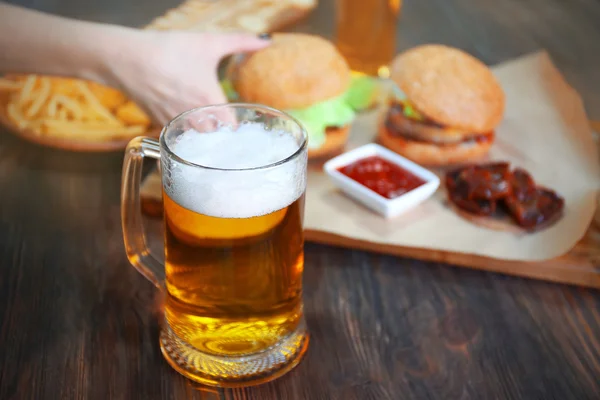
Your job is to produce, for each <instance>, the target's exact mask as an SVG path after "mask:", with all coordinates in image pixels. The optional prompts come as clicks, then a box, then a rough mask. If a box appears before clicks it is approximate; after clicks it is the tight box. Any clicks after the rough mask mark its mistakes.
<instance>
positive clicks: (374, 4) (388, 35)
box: [335, 0, 402, 77]
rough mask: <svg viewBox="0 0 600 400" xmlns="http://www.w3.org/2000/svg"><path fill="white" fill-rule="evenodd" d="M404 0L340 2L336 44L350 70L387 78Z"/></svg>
mask: <svg viewBox="0 0 600 400" xmlns="http://www.w3.org/2000/svg"><path fill="white" fill-rule="evenodd" d="M401 7H402V0H336V10H335V11H336V30H335V43H336V46H337V47H338V49H339V51H340V52H341V53H342V54H343V55H344V57H346V60H347V61H348V64H350V68H352V70H354V71H356V72H360V73H364V74H367V75H372V76H382V77H386V76H387V74H388V64H389V63H390V62H391V61H392V59H393V57H394V54H395V51H396V25H397V20H398V16H399V14H400V9H401Z"/></svg>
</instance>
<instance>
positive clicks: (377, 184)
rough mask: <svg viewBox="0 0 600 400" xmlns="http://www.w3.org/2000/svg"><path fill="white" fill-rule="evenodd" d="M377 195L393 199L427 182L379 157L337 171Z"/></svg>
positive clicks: (356, 162) (361, 160)
mask: <svg viewBox="0 0 600 400" xmlns="http://www.w3.org/2000/svg"><path fill="white" fill-rule="evenodd" d="M337 170H338V171H339V172H341V173H342V174H344V175H346V176H347V177H349V178H350V179H353V180H354V181H356V182H358V183H360V184H361V185H363V186H365V187H367V188H369V189H371V190H372V191H374V192H375V193H377V194H379V195H381V196H383V197H385V198H387V199H393V198H396V197H398V196H401V195H403V194H404V193H407V192H410V191H411V190H414V189H416V188H418V187H419V186H421V185H423V184H425V183H426V182H425V180H423V179H422V178H420V177H418V176H416V175H415V174H413V173H412V172H410V171H408V170H406V169H404V168H402V167H399V166H398V165H396V164H393V163H391V162H389V161H387V160H386V159H384V158H381V157H379V156H370V157H366V158H363V159H360V160H358V161H355V162H353V163H351V164H348V165H345V166H343V167H339V168H338V169H337Z"/></svg>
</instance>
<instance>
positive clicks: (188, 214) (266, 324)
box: [121, 104, 308, 387]
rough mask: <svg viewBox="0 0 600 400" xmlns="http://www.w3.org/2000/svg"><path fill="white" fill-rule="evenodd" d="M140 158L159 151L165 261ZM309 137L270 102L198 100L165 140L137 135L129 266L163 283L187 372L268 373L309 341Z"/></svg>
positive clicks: (167, 329)
mask: <svg viewBox="0 0 600 400" xmlns="http://www.w3.org/2000/svg"><path fill="white" fill-rule="evenodd" d="M145 157H151V158H157V159H160V165H161V174H162V190H163V203H164V245H165V262H164V265H163V264H162V263H161V262H159V261H158V260H157V259H155V258H154V257H153V256H152V255H151V254H150V252H149V250H148V247H147V245H146V243H145V238H144V233H143V228H142V215H141V211H140V204H139V200H140V199H139V187H140V180H141V167H142V163H143V159H144V158H145ZM306 168H307V135H306V132H305V130H304V129H303V127H302V126H301V125H300V124H299V123H298V122H297V121H296V120H295V119H293V118H292V117H290V116H288V115H286V114H284V113H282V112H280V111H277V110H274V109H272V108H268V107H262V106H258V105H249V104H226V105H215V106H208V107H202V108H197V109H194V110H190V111H188V112H185V113H183V114H181V115H180V116H178V117H176V118H175V119H173V120H172V121H171V122H170V123H169V124H167V125H166V126H165V128H164V129H163V131H162V132H161V135H160V139H159V141H156V140H154V139H151V138H147V137H139V138H136V139H133V140H132V141H131V142H130V143H129V145H128V147H127V150H126V153H125V160H124V165H123V180H122V196H121V214H122V224H123V235H124V240H125V248H126V251H127V256H128V258H129V261H130V262H131V264H132V265H133V266H134V267H135V268H137V270H138V271H139V272H141V273H142V274H143V275H144V276H145V277H146V278H148V279H149V280H150V281H152V282H153V283H154V284H155V285H156V286H157V287H158V288H159V289H160V290H162V291H163V292H164V295H165V296H164V297H165V307H164V316H165V318H164V322H163V324H162V327H161V333H160V347H161V350H162V353H163V355H164V357H165V359H166V360H167V361H168V363H169V364H170V365H171V366H172V367H173V368H174V369H175V370H177V371H178V372H180V373H181V374H183V375H184V376H186V377H188V378H190V379H192V380H194V381H197V382H200V383H203V384H207V385H212V386H222V387H235V386H247V385H252V384H258V383H262V382H266V381H269V380H272V379H275V378H277V377H278V376H281V375H283V374H284V373H286V372H288V371H289V370H291V369H292V368H293V367H294V366H296V365H297V364H298V363H299V362H300V359H301V358H302V355H303V354H304V353H305V352H306V349H307V346H308V334H307V331H306V325H305V320H304V315H303V304H302V272H303V269H304V236H303V219H304V195H305V190H306Z"/></svg>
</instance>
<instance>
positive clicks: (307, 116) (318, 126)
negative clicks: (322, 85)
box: [286, 96, 355, 148]
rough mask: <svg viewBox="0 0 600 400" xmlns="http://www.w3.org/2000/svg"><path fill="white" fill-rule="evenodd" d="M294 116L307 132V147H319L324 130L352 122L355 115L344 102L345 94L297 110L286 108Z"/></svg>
mask: <svg viewBox="0 0 600 400" xmlns="http://www.w3.org/2000/svg"><path fill="white" fill-rule="evenodd" d="M286 112H287V113H288V114H290V115H291V116H292V117H294V118H296V119H297V120H298V121H300V123H301V124H302V125H304V128H305V129H306V132H307V133H308V147H313V148H314V147H319V146H321V145H322V144H323V142H325V130H326V129H327V127H330V126H336V127H340V126H344V125H347V124H349V123H350V122H352V120H353V119H354V116H355V112H354V110H353V108H352V107H351V106H350V105H349V104H348V103H347V102H346V98H345V96H339V97H336V98H333V99H331V100H327V101H322V102H320V103H317V104H314V105H312V106H310V107H307V108H303V109H298V110H286Z"/></svg>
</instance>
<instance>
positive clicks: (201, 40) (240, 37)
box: [114, 31, 269, 125]
mask: <svg viewBox="0 0 600 400" xmlns="http://www.w3.org/2000/svg"><path fill="white" fill-rule="evenodd" d="M268 45H269V40H266V39H260V38H258V37H257V36H255V35H253V34H241V33H231V34H230V33H227V34H214V33H193V32H177V31H172V32H171V31H170V32H164V31H143V32H141V33H140V35H139V37H138V40H136V41H134V42H132V43H125V44H123V51H122V57H123V58H122V60H120V63H119V68H118V69H116V70H115V71H114V74H115V75H116V80H117V81H118V82H119V86H120V87H121V88H122V89H123V90H124V91H125V92H127V94H128V95H129V97H130V98H131V99H132V100H134V101H135V102H136V103H137V104H138V105H140V107H142V108H143V109H144V110H145V111H146V112H148V113H149V114H150V116H151V117H152V118H153V120H154V121H155V122H156V123H158V124H161V125H165V124H166V123H168V122H169V121H170V120H171V119H173V118H174V117H175V116H177V115H179V114H180V113H182V112H184V111H187V110H189V109H192V108H195V107H200V106H206V105H210V104H221V103H226V102H227V99H226V97H225V94H224V93H223V90H222V89H221V86H220V84H219V81H218V76H217V68H218V64H219V61H220V60H221V59H222V58H223V57H225V56H227V55H230V54H234V53H243V52H251V51H256V50H259V49H261V48H263V47H266V46H268Z"/></svg>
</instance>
